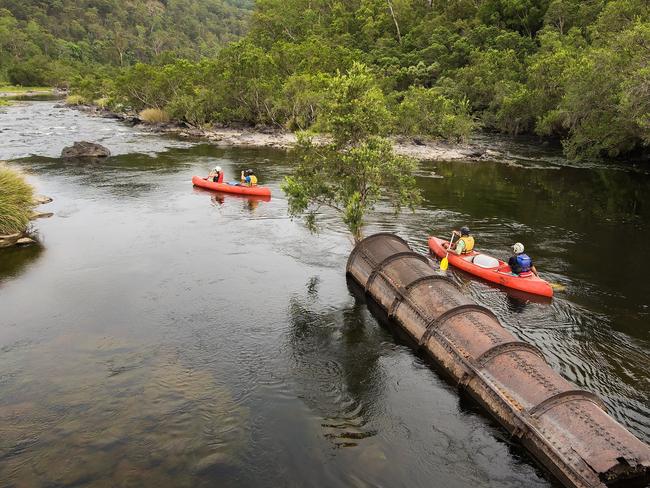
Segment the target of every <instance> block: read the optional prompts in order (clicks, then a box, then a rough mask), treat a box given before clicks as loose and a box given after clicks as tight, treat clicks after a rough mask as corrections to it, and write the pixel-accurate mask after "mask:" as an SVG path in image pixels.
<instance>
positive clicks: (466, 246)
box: [451, 226, 474, 256]
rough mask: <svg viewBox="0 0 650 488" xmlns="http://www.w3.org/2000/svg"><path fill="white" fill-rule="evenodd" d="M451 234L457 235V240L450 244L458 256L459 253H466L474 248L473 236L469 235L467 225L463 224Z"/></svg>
mask: <svg viewBox="0 0 650 488" xmlns="http://www.w3.org/2000/svg"><path fill="white" fill-rule="evenodd" d="M453 234H454V235H455V236H458V240H457V241H456V243H455V244H452V246H451V250H452V251H454V252H455V253H456V254H458V255H459V256H460V255H461V254H468V253H470V252H472V251H473V250H474V237H472V236H471V235H470V233H469V227H466V226H463V227H461V228H460V230H455V231H454V232H453Z"/></svg>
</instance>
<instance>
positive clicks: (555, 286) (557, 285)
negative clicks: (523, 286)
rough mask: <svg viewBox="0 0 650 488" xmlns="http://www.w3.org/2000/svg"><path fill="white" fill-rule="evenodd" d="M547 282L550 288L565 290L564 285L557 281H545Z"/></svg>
mask: <svg viewBox="0 0 650 488" xmlns="http://www.w3.org/2000/svg"><path fill="white" fill-rule="evenodd" d="M547 283H548V284H549V286H550V287H551V288H553V289H554V290H555V291H565V290H566V286H564V285H561V284H559V283H550V282H547Z"/></svg>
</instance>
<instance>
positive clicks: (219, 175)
mask: <svg viewBox="0 0 650 488" xmlns="http://www.w3.org/2000/svg"><path fill="white" fill-rule="evenodd" d="M207 180H208V181H212V182H214V183H223V171H221V166H215V167H214V168H213V169H212V171H210V173H208V178H207Z"/></svg>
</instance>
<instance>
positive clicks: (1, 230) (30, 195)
mask: <svg viewBox="0 0 650 488" xmlns="http://www.w3.org/2000/svg"><path fill="white" fill-rule="evenodd" d="M33 201H34V190H33V189H32V187H31V186H30V185H28V184H27V182H26V181H25V178H24V177H23V176H22V175H21V174H20V173H18V172H17V171H15V170H13V169H10V168H9V167H7V166H4V165H2V164H0V234H5V235H6V234H13V233H16V232H22V231H24V230H25V229H26V228H27V225H28V224H29V217H30V215H31V213H32V209H33V208H34V203H33Z"/></svg>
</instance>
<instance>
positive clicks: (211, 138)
mask: <svg viewBox="0 0 650 488" xmlns="http://www.w3.org/2000/svg"><path fill="white" fill-rule="evenodd" d="M67 107H68V108H71V109H75V110H79V111H82V112H84V113H87V114H89V115H91V116H96V117H103V118H109V119H116V120H120V121H122V122H124V123H126V124H128V125H131V126H136V125H137V126H138V128H140V129H144V130H147V131H149V132H153V133H157V134H169V135H175V136H177V137H181V138H186V139H196V140H205V141H208V142H209V143H211V144H214V145H217V146H239V147H261V148H264V147H268V148H275V149H290V148H292V147H293V146H294V145H295V144H296V141H297V137H296V134H295V133H292V132H288V131H284V130H280V129H274V128H269V127H262V128H233V127H219V126H213V127H210V128H196V127H190V126H189V125H187V124H185V123H183V122H166V123H158V124H149V123H146V122H144V121H143V120H141V119H140V118H139V117H138V115H137V114H135V113H117V112H112V111H110V110H107V109H102V108H100V107H97V106H93V105H76V106H67ZM392 140H393V147H394V149H395V152H396V153H397V154H399V155H401V156H408V157H412V158H415V159H417V160H420V161H458V160H465V161H467V160H470V161H480V160H492V159H498V158H500V157H503V156H505V153H501V152H500V151H496V150H494V149H491V148H488V147H486V146H485V145H483V144H478V143H466V144H460V143H448V142H444V141H428V140H423V139H418V138H408V137H403V136H395V137H392Z"/></svg>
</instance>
